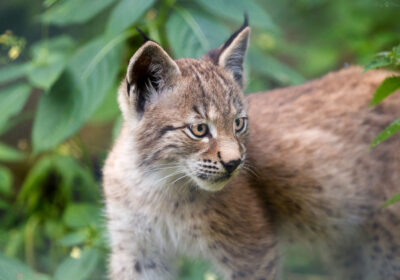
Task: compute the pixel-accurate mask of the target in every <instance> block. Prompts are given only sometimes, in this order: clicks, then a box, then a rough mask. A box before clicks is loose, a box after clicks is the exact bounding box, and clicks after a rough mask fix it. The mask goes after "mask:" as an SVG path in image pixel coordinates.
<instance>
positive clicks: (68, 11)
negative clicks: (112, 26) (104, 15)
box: [41, 0, 114, 25]
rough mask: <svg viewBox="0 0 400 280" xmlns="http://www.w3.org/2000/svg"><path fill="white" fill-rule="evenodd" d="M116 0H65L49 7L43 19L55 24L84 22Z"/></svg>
mask: <svg viewBox="0 0 400 280" xmlns="http://www.w3.org/2000/svg"><path fill="white" fill-rule="evenodd" d="M112 2H114V0H90V1H82V0H67V1H66V0H64V1H58V3H57V4H55V5H54V6H52V7H51V8H50V9H48V10H47V11H46V12H45V13H44V14H43V15H42V16H41V20H42V22H45V23H51V24H54V25H68V24H76V23H84V22H86V21H88V20H89V19H91V18H92V17H94V16H95V15H97V14H98V13H99V12H101V11H102V10H104V9H105V8H107V7H108V6H109V5H110V4H111V3H112Z"/></svg>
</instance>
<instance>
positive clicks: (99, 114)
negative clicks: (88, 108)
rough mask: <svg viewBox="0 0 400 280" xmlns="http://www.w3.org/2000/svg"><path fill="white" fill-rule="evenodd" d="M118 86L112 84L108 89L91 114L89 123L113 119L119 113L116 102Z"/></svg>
mask: <svg viewBox="0 0 400 280" xmlns="http://www.w3.org/2000/svg"><path fill="white" fill-rule="evenodd" d="M117 93H118V87H117V86H113V87H111V89H110V90H109V91H108V93H107V95H106V97H105V98H104V101H103V104H101V105H100V106H99V107H98V108H97V110H96V112H95V113H94V114H93V116H92V117H91V118H90V122H91V123H105V122H110V121H113V120H115V119H116V118H117V117H118V116H119V115H120V113H121V112H120V110H119V107H118V102H117Z"/></svg>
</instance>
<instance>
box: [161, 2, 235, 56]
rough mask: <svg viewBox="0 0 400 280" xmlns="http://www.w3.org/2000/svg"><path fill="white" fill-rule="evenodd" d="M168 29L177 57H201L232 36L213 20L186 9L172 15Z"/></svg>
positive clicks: (169, 39)
mask: <svg viewBox="0 0 400 280" xmlns="http://www.w3.org/2000/svg"><path fill="white" fill-rule="evenodd" d="M166 28H167V37H168V41H169V42H170V44H171V47H172V50H173V52H174V54H175V56H176V57H201V56H203V55H205V54H206V53H207V52H208V51H209V50H210V49H211V48H216V47H218V46H219V45H220V44H222V43H223V42H224V39H227V38H228V37H229V34H230V30H229V29H227V28H226V27H225V26H224V25H222V24H220V23H218V22H217V21H215V20H213V19H212V18H209V17H207V16H205V15H203V14H200V13H198V12H196V11H193V10H190V9H184V8H179V9H177V12H176V13H173V14H172V15H171V17H170V18H169V19H168V22H167V25H166Z"/></svg>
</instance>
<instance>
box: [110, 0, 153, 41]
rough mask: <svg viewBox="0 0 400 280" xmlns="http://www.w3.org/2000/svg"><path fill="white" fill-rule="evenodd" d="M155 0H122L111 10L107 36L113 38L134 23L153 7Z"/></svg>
mask: <svg viewBox="0 0 400 280" xmlns="http://www.w3.org/2000/svg"><path fill="white" fill-rule="evenodd" d="M154 3H155V0H135V1H133V0H121V1H120V2H119V3H118V4H117V5H116V6H115V8H114V9H113V11H112V12H111V15H110V18H109V21H108V24H107V30H106V36H107V37H108V38H112V37H113V36H115V35H117V34H118V33H120V32H121V31H123V30H125V29H126V28H128V27H130V26H131V25H132V24H134V23H135V22H136V21H137V20H138V19H139V18H140V17H141V16H142V15H143V13H144V12H145V11H147V10H148V9H149V8H151V7H152V6H153V5H154Z"/></svg>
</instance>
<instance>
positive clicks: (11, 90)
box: [0, 83, 31, 130]
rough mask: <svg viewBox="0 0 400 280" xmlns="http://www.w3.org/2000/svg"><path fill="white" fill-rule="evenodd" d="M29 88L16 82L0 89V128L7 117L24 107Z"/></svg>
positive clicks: (5, 122)
mask: <svg viewBox="0 0 400 280" xmlns="http://www.w3.org/2000/svg"><path fill="white" fill-rule="evenodd" d="M30 92H31V88H30V87H29V86H28V85H27V84H23V83H20V84H17V85H13V86H10V87H8V88H6V89H4V90H2V91H0V112H1V114H0V130H1V129H2V128H3V127H4V126H5V125H6V124H7V121H8V119H9V118H11V117H13V116H15V115H17V114H18V113H19V112H20V111H21V110H22V108H23V107H24V105H25V103H26V101H27V99H28V97H29V94H30Z"/></svg>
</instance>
